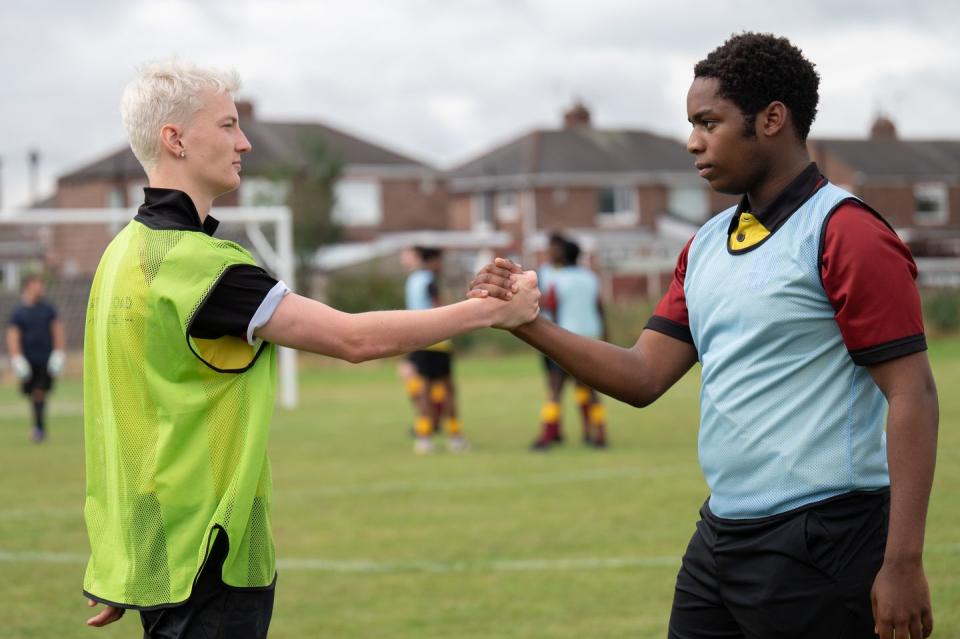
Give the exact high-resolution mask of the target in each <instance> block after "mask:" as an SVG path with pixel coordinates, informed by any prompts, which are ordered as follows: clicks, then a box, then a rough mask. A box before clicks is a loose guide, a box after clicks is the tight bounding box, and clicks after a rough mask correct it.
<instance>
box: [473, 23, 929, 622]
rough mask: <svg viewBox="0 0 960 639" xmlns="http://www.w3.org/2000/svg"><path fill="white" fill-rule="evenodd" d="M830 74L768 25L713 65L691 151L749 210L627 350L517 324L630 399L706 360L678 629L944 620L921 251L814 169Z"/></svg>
mask: <svg viewBox="0 0 960 639" xmlns="http://www.w3.org/2000/svg"><path fill="white" fill-rule="evenodd" d="M818 85H819V78H818V75H817V73H816V72H815V70H814V68H813V65H812V64H811V63H810V62H809V61H808V60H807V59H805V58H804V56H803V55H802V53H801V52H800V50H799V49H797V48H796V47H794V46H793V45H791V44H790V42H789V41H787V40H786V39H784V38H778V37H774V36H772V35H767V34H757V33H743V34H740V35H735V36H733V37H731V38H730V39H729V40H727V42H725V43H724V44H723V45H722V46H720V47H719V48H717V49H716V50H714V51H713V52H712V53H710V54H709V55H708V56H707V57H706V58H705V59H704V60H702V61H700V62H699V63H698V64H697V65H696V67H695V69H694V80H693V83H692V85H691V86H690V90H689V92H688V94H687V115H688V119H689V121H690V123H691V124H692V126H693V130H692V132H691V134H690V137H689V140H688V142H687V148H688V150H689V151H690V153H692V154H693V156H694V158H695V165H696V168H697V170H698V171H699V173H700V175H701V177H703V178H704V179H705V180H707V182H709V184H710V186H711V187H712V188H714V189H716V190H717V191H720V192H722V193H731V194H742V195H743V197H742V200H741V202H740V204H739V205H737V206H734V207H732V208H730V209H728V210H726V211H723V212H721V213H719V214H718V215H716V216H715V217H713V218H712V219H711V220H709V221H708V222H707V223H706V224H704V225H703V227H702V228H700V230H699V231H697V233H696V235H695V236H694V237H693V239H692V240H691V241H690V242H689V243H688V244H687V246H686V247H685V248H684V249H683V251H682V252H681V254H680V257H679V259H678V261H677V267H676V272H675V278H674V281H673V283H672V285H671V287H670V289H669V290H668V292H667V294H666V295H665V296H664V298H663V299H662V300H661V302H660V304H659V305H658V306H657V308H656V311H655V314H654V316H653V317H651V318H650V320H649V321H648V323H647V325H646V330H644V331H643V332H642V333H641V335H640V338H639V339H638V341H637V343H636V345H635V346H633V347H632V348H630V349H622V348H617V347H615V346H612V345H609V344H605V343H603V342H599V341H596V340H590V339H587V338H584V337H581V336H577V335H574V334H572V333H569V332H567V331H564V330H563V329H561V328H559V327H557V326H555V325H553V324H551V323H549V322H548V321H546V320H544V319H542V318H540V319H537V320H535V321H534V322H532V323H530V324H528V325H525V326H522V327H520V328H518V329H516V330H515V333H516V335H518V336H519V337H520V338H521V339H524V340H526V341H527V342H529V343H530V344H532V345H534V346H536V347H537V348H538V349H540V350H542V351H543V352H545V353H546V354H548V355H549V356H550V357H552V358H554V359H555V360H556V361H557V362H558V363H559V364H560V365H561V366H563V367H564V368H565V369H567V370H568V371H570V373H571V374H573V375H575V376H577V377H578V378H579V379H581V380H583V381H584V382H586V383H588V384H590V385H591V386H592V387H594V388H596V389H598V390H600V391H602V392H604V393H606V394H608V395H611V396H613V397H617V398H619V399H621V400H623V401H626V402H629V403H631V404H633V405H635V406H645V405H647V404H649V403H651V402H653V401H654V400H656V399H657V398H658V397H660V396H661V395H662V394H663V393H664V392H665V391H666V390H667V389H669V388H670V387H671V386H672V385H673V384H674V383H675V382H676V381H677V380H679V379H680V377H682V376H683V375H684V374H685V373H686V372H687V371H688V370H689V369H690V368H691V367H692V366H693V365H694V364H695V363H696V362H697V361H698V360H699V362H700V363H701V365H702V375H701V379H702V382H701V384H702V387H701V395H700V398H701V406H700V409H701V417H700V431H699V454H700V462H701V466H702V468H703V472H704V475H705V478H706V480H707V484H708V486H709V488H710V498H709V500H708V501H707V502H706V503H705V504H704V505H703V508H702V509H701V511H700V514H701V518H700V521H699V522H698V523H697V528H696V532H695V534H694V535H693V538H692V539H691V541H690V544H689V546H688V548H687V551H686V553H685V555H684V558H683V564H682V567H681V569H680V573H679V575H678V577H677V585H676V592H675V597H674V603H673V610H672V614H671V618H670V631H669V635H670V637H672V638H675V639H693V638H706V637H712V638H721V637H723V638H731V639H732V638H734V637H738V638H739V637H752V638H753V637H756V638H761V637H762V638H769V637H778V638H791V637H796V638H801V637H802V638H808V637H818V638H824V637H836V638H839V637H843V638H844V639H851V638H856V639H859V638H863V639H867V638H869V637H873V636H874V632H876V633H877V634H879V635H880V637H881V638H882V639H891V638H892V637H894V634H895V636H896V639H906V638H907V637H909V638H911V639H919V638H920V637H926V636H928V635H929V634H930V633H931V632H932V628H933V617H932V611H931V604H930V594H929V589H928V586H927V580H926V577H925V575H924V570H923V561H922V554H923V537H924V526H925V521H926V514H927V503H928V500H929V495H930V488H931V484H932V479H933V470H934V461H935V457H936V440H937V428H938V419H939V416H938V401H937V394H936V388H935V385H934V380H933V376H932V374H931V371H930V366H929V364H928V361H927V357H926V353H925V350H926V342H925V338H924V332H923V321H922V317H921V312H920V302H919V296H918V292H917V288H916V285H915V282H914V279H915V276H916V266H915V265H914V262H913V259H912V257H911V255H910V252H909V251H908V250H907V248H906V247H905V246H904V244H903V243H902V242H901V241H900V239H899V238H898V237H897V236H896V234H895V233H894V232H893V230H892V229H891V228H890V227H889V225H887V223H886V222H884V220H883V218H882V217H881V216H880V214H879V213H877V212H876V211H874V210H873V209H872V208H870V207H869V206H868V205H867V204H865V203H863V202H861V201H860V200H858V199H857V198H855V197H853V196H852V195H850V194H849V193H847V192H845V191H843V190H842V189H840V188H838V187H836V186H834V185H832V184H830V183H829V182H828V181H827V180H826V179H824V177H823V176H822V175H821V174H820V172H819V170H818V169H817V167H816V165H814V164H812V163H811V162H810V158H809V156H808V154H807V148H806V138H807V134H808V132H809V130H810V125H811V123H812V122H813V119H814V116H815V115H816V109H817V101H818ZM514 268H515V266H514V265H512V263H510V262H508V261H506V260H502V261H498V262H495V264H493V265H489V266H487V267H485V268H484V270H483V271H482V272H481V274H480V275H479V276H478V277H477V279H475V280H474V290H473V292H472V293H471V294H479V291H480V290H483V291H484V293H483V294H484V295H497V296H499V295H504V296H505V290H506V289H507V288H509V286H510V284H509V283H508V282H506V281H505V280H504V279H503V278H504V276H507V275H509V274H510V273H511V271H512V270H514ZM885 414H886V434H884V418H885Z"/></svg>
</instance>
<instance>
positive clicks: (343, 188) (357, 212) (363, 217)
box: [333, 180, 383, 226]
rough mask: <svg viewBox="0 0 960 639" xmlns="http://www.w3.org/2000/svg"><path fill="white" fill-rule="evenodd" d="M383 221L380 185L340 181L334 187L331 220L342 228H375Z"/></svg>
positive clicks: (371, 182) (365, 181)
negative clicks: (334, 195) (334, 201)
mask: <svg viewBox="0 0 960 639" xmlns="http://www.w3.org/2000/svg"><path fill="white" fill-rule="evenodd" d="M382 219H383V207H382V204H381V201H380V183H379V182H374V181H372V180H340V181H339V182H337V186H336V203H335V204H334V208H333V220H334V221H335V222H337V223H338V224H342V225H344V226H377V225H378V224H380V221H381V220H382Z"/></svg>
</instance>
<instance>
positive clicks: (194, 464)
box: [83, 221, 276, 608]
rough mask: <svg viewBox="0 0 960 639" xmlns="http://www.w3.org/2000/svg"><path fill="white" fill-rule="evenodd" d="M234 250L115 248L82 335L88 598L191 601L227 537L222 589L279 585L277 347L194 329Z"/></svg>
mask: <svg viewBox="0 0 960 639" xmlns="http://www.w3.org/2000/svg"><path fill="white" fill-rule="evenodd" d="M253 263H254V260H253V257H252V256H251V255H250V254H249V253H248V252H247V251H246V250H244V249H243V248H242V247H240V246H239V245H237V244H234V243H233V242H226V241H221V240H216V239H214V238H212V237H210V236H208V235H206V234H205V233H203V232H200V231H182V230H152V229H150V228H147V227H146V226H144V225H143V224H141V223H140V222H137V221H132V222H130V224H128V225H127V226H126V227H125V228H124V229H123V230H122V231H121V232H120V234H119V235H117V237H116V238H115V239H114V240H113V241H112V242H111V243H110V246H108V247H107V250H106V252H105V253H104V255H103V258H102V259H101V261H100V266H99V267H98V268H97V274H96V276H95V278H94V281H93V288H92V289H91V292H90V302H89V305H88V307H87V318H86V329H85V337H84V361H83V364H84V375H83V390H84V429H85V442H86V473H87V476H86V482H87V494H86V502H85V506H84V516H85V518H86V523H87V532H88V535H89V538H90V549H91V556H90V562H89V564H88V566H87V571H86V576H85V578H84V591H85V592H86V594H88V595H90V596H92V597H93V598H94V599H97V600H100V601H103V602H107V603H114V604H118V605H121V606H124V607H141V608H145V607H146V608H148V607H152V606H162V605H164V604H174V603H179V602H182V601H184V600H186V599H187V598H188V597H189V596H190V592H191V589H192V587H193V582H194V579H195V577H196V576H197V574H198V572H199V571H200V569H201V567H202V566H203V563H204V561H205V560H206V557H207V554H208V552H209V549H210V548H211V546H212V542H213V539H214V535H218V534H226V536H227V541H228V543H229V551H228V553H227V558H226V561H225V563H224V565H223V581H224V582H225V583H226V584H228V585H230V586H235V587H262V586H269V585H270V584H271V583H273V581H274V578H275V574H276V568H275V559H274V546H273V537H272V533H271V529H270V489H271V486H270V463H269V461H268V460H267V435H268V432H269V429H270V421H271V418H272V414H273V403H274V394H275V388H276V349H275V347H274V346H273V345H271V344H266V343H263V342H260V343H258V344H257V345H256V346H250V345H249V344H248V343H247V342H246V340H243V339H240V338H238V337H222V338H220V339H216V340H198V339H193V338H191V337H190V336H189V334H188V331H189V326H190V322H191V321H192V320H193V317H194V315H195V314H196V313H197V310H198V309H199V308H200V307H201V306H202V305H203V303H204V301H205V299H206V297H207V295H208V294H209V293H210V291H211V290H212V289H213V287H214V285H215V284H216V283H217V282H218V281H219V279H220V278H221V277H222V276H223V274H224V273H225V272H226V271H227V270H229V269H230V268H231V267H232V266H236V265H240V264H253Z"/></svg>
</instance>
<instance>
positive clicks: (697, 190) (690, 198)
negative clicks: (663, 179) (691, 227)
mask: <svg viewBox="0 0 960 639" xmlns="http://www.w3.org/2000/svg"><path fill="white" fill-rule="evenodd" d="M667 210H669V211H670V212H671V213H673V214H674V215H677V216H679V217H682V218H683V219H685V220H690V221H691V222H703V221H704V220H705V219H707V215H708V214H709V213H710V197H709V195H708V194H707V190H706V189H705V188H703V187H702V186H675V187H673V188H671V189H670V191H669V192H668V193H667Z"/></svg>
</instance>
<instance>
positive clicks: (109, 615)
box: [87, 601, 124, 628]
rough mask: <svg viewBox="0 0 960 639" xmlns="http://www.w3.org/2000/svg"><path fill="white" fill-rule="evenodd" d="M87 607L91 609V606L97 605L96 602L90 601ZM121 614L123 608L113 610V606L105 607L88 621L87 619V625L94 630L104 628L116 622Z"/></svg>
mask: <svg viewBox="0 0 960 639" xmlns="http://www.w3.org/2000/svg"><path fill="white" fill-rule="evenodd" d="M87 605H88V606H90V607H93V606H96V605H97V604H96V602H94V601H91V602H90V603H88V604H87ZM123 612H124V611H123V608H115V607H113V606H107V607H106V608H104V609H103V610H101V611H100V613H99V614H97V615H96V616H94V617H90V618H89V619H87V625H88V626H92V627H94V628H102V627H104V626H108V625H110V624H112V623H113V622H114V621H116V620H117V619H119V618H120V617H122V616H123Z"/></svg>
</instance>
